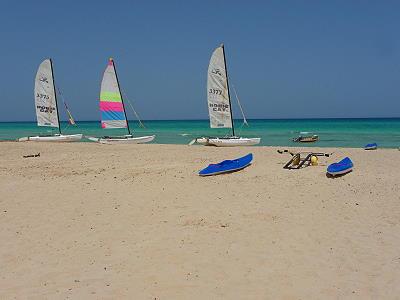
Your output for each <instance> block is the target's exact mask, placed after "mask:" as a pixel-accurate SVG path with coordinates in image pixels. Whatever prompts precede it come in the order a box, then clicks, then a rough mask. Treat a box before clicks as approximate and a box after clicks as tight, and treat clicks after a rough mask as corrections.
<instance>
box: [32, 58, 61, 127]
mask: <svg viewBox="0 0 400 300" xmlns="http://www.w3.org/2000/svg"><path fill="white" fill-rule="evenodd" d="M34 93H35V95H34V96H35V107H36V118H37V125H38V126H48V127H57V128H58V127H59V120H58V111H57V100H56V93H55V90H54V78H53V69H52V64H51V60H50V59H45V60H44V61H43V62H42V63H41V64H40V66H39V68H38V71H37V73H36V77H35V91H34Z"/></svg>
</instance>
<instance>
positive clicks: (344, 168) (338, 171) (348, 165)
mask: <svg viewBox="0 0 400 300" xmlns="http://www.w3.org/2000/svg"><path fill="white" fill-rule="evenodd" d="M353 166H354V165H353V162H352V161H351V159H350V158H348V157H346V158H344V159H342V160H341V161H339V162H337V163H333V164H330V165H329V166H328V169H327V171H326V172H327V173H328V174H330V175H332V176H336V175H343V174H346V173H349V172H351V171H352V170H353Z"/></svg>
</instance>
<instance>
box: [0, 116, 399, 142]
mask: <svg viewBox="0 0 400 300" xmlns="http://www.w3.org/2000/svg"><path fill="white" fill-rule="evenodd" d="M248 122H249V127H246V126H242V125H241V124H242V121H241V120H235V124H236V126H235V127H236V131H237V132H236V134H237V135H242V136H246V137H261V144H260V145H264V146H266V145H267V146H299V144H298V143H294V142H292V138H293V137H296V136H298V134H299V132H312V133H314V134H318V135H319V137H320V140H319V141H318V142H316V143H312V144H301V146H311V147H315V146H319V147H356V148H358V147H363V146H364V145H365V144H368V143H372V142H376V143H378V145H379V147H384V148H397V147H400V118H387V119H386V118H385V119H290V120H289V119H287V120H286V119H285V120H277V119H273V120H259V119H257V120H248ZM129 124H130V126H131V129H133V131H134V135H137V136H140V135H150V134H155V135H156V139H155V140H154V143H159V144H188V143H189V142H190V141H191V140H192V139H193V138H195V137H199V136H204V135H209V136H223V135H226V134H229V132H230V131H229V130H227V129H210V128H209V121H208V120H178V121H144V124H145V125H146V128H139V126H138V123H137V122H136V121H130V122H129ZM77 125H78V126H77V127H74V126H68V124H67V122H62V123H61V127H62V129H63V132H64V133H83V134H84V135H89V136H103V135H118V134H126V130H122V129H121V130H120V129H113V130H103V129H101V128H100V123H99V122H98V121H85V122H77ZM49 133H51V130H49V129H48V128H45V127H37V126H36V123H35V122H3V123H0V140H15V139H16V138H19V137H23V136H28V135H35V134H49Z"/></svg>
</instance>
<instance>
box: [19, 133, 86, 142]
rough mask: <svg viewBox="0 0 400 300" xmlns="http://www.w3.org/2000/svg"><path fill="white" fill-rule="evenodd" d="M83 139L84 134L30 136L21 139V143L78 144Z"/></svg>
mask: <svg viewBox="0 0 400 300" xmlns="http://www.w3.org/2000/svg"><path fill="white" fill-rule="evenodd" d="M82 137H83V135H82V134H65V135H64V134H55V135H49V136H40V135H37V136H28V137H23V138H19V139H18V141H19V142H25V141H33V142H77V141H79V140H81V139H82Z"/></svg>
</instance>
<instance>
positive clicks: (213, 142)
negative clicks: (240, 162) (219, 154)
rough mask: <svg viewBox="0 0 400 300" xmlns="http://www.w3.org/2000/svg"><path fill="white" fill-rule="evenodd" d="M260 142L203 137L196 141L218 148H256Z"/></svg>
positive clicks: (234, 138)
mask: <svg viewBox="0 0 400 300" xmlns="http://www.w3.org/2000/svg"><path fill="white" fill-rule="evenodd" d="M260 141H261V138H242V137H231V138H218V137H212V138H207V137H202V138H197V139H196V142H197V143H199V144H201V145H205V146H217V147H237V146H254V145H258V144H259V143H260Z"/></svg>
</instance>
